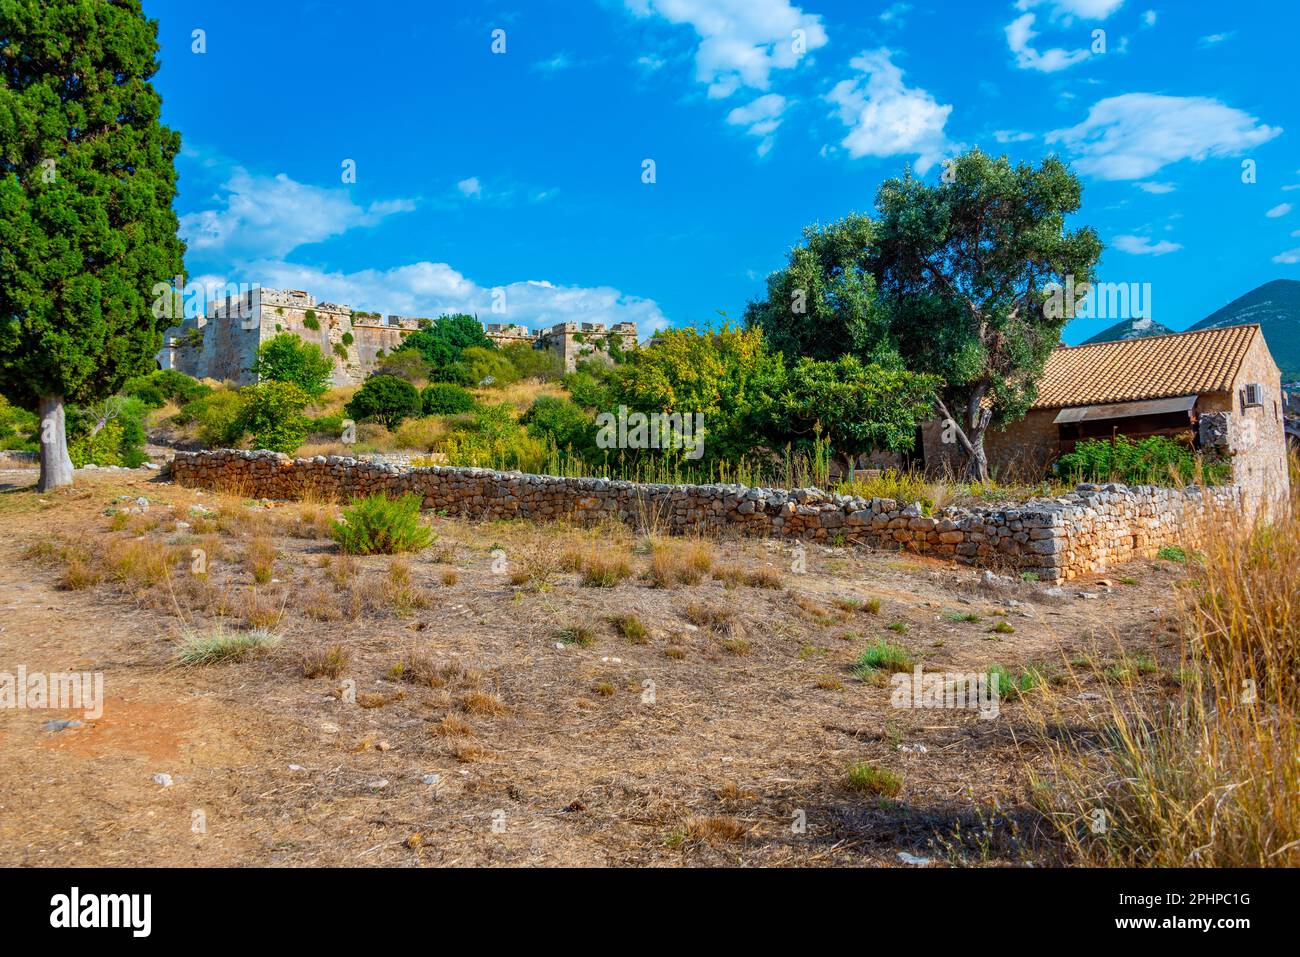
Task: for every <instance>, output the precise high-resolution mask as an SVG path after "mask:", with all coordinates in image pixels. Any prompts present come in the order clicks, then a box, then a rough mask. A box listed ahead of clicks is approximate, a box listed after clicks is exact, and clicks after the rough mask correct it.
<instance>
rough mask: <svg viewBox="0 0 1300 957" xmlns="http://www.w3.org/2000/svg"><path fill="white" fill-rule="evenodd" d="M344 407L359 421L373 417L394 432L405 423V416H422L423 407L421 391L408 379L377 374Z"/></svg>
mask: <svg viewBox="0 0 1300 957" xmlns="http://www.w3.org/2000/svg"><path fill="white" fill-rule="evenodd" d="M344 409H345V410H346V411H347V414H348V415H349V416H351V417H352V418H354V419H356V420H358V421H360V420H362V419H370V420H373V421H375V422H379V423H381V424H382V425H383V426H384V427H385V428H387V429H389V430H390V431H391V430H392V429H396V428H397V427H398V426H399V425H401V424H402V420H403V419H409V418H413V417H415V416H418V415H420V414H421V412H422V411H423V406H422V404H421V402H420V393H419V392H418V391H417V390H416V388H415V386H413V385H411V383H409V382H407V381H406V380H405V379H399V378H398V377H397V376H393V375H373V376H371V377H370V378H369V379H367V380H366V381H365V382H364V383H363V384H362V386H361V388H360V389H359V390H358V391H357V394H356V395H354V396H353V397H352V398H351V400H349V402H348V404H347V405H346V406H344Z"/></svg>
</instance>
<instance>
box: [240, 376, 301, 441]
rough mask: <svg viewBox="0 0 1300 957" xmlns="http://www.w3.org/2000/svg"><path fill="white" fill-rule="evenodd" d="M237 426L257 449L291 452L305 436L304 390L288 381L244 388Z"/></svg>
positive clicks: (262, 383) (261, 383) (264, 383)
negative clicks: (246, 434)
mask: <svg viewBox="0 0 1300 957" xmlns="http://www.w3.org/2000/svg"><path fill="white" fill-rule="evenodd" d="M243 397H244V403H243V406H242V408H241V409H240V414H239V419H238V427H239V429H240V431H241V432H247V433H249V435H250V436H251V438H252V444H253V447H254V448H257V449H269V450H270V451H272V452H283V453H284V454H286V455H292V454H293V453H294V452H296V451H298V447H299V446H300V445H302V443H303V440H304V439H305V438H307V427H308V421H307V417H306V416H304V415H303V414H302V410H303V409H304V408H306V406H307V402H308V396H307V393H305V392H303V391H302V389H300V388H298V386H296V385H294V384H293V383H291V382H259V383H258V384H257V385H255V386H250V387H249V388H247V389H245V390H244V391H243Z"/></svg>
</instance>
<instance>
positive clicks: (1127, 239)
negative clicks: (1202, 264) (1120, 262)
mask: <svg viewBox="0 0 1300 957" xmlns="http://www.w3.org/2000/svg"><path fill="white" fill-rule="evenodd" d="M1114 246H1115V248H1116V249H1118V250H1119V251H1120V252H1123V253H1130V254H1132V255H1134V256H1167V255H1169V254H1170V253H1176V252H1178V250H1180V249H1182V248H1183V247H1182V245H1181V244H1180V243H1171V242H1170V241H1169V240H1167V239H1162V240H1160V242H1158V243H1153V242H1152V241H1151V240H1150V239H1147V238H1146V237H1145V236H1116V237H1115V240H1114Z"/></svg>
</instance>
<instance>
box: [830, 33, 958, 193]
mask: <svg viewBox="0 0 1300 957" xmlns="http://www.w3.org/2000/svg"><path fill="white" fill-rule="evenodd" d="M892 56H893V54H892V52H891V51H889V50H887V49H883V48H882V49H879V50H867V51H864V52H862V53H860V54H859V55H858V56H856V57H854V58H853V59H852V60H850V61H849V66H851V67H853V69H855V70H857V71H858V72H859V73H860V74H861V75H860V76H858V77H856V78H854V79H852V80H841V81H840V82H839V83H837V84H835V87H834V88H833V89H832V90H831V91H830V93H828V94H827V95H826V99H827V100H829V101H830V102H831V103H834V104H835V105H836V107H838V112H839V118H840V121H841V122H842V123H843V124H844V125H845V126H847V127H848V128H849V132H848V135H846V136H845V137H844V139H843V141H842V142H841V145H842V146H843V147H844V148H845V149H847V150H848V151H849V155H850V156H853V157H854V158H858V157H862V156H899V155H909V154H916V168H917V171H918V172H920V173H924V172H925V171H926V170H928V169H929V168H930V167H931V166H933V165H934V164H935V163H937V162H938V161H939V160H940V159H941V158H942V157H943V156H944V154H946V153H949V152H951V151H952V150H953V149H954V148H955V147H954V145H953V144H952V143H950V142H949V141H948V137H947V135H946V134H945V133H944V126H945V125H946V124H947V122H948V115H949V114H950V113H952V106H951V105H940V104H939V103H938V101H936V100H935V98H934V97H933V96H931V95H930V94H929V93H927V92H926V91H925V90H923V89H920V88H919V87H908V86H907V85H906V84H904V83H903V71H902V70H900V69H899V68H898V67H897V66H895V65H894V63H893V60H892Z"/></svg>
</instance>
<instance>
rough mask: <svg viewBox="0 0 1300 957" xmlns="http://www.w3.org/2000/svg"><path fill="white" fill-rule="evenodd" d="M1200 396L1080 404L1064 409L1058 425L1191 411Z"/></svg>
mask: <svg viewBox="0 0 1300 957" xmlns="http://www.w3.org/2000/svg"><path fill="white" fill-rule="evenodd" d="M1197 398H1198V396H1194V395H1180V396H1177V397H1175V398H1172V399H1146V400H1144V401H1142V402H1112V403H1110V404H1109V405H1078V406H1074V407H1073V408H1069V409H1062V410H1061V411H1060V412H1059V413H1057V416H1056V418H1055V420H1053V421H1054V422H1055V423H1056V424H1057V425H1063V424H1067V423H1070V422H1095V421H1098V420H1100V419H1131V418H1133V417H1135V416H1139V415H1167V414H1169V413H1171V412H1190V411H1191V410H1192V408H1193V407H1194V406H1195V405H1196V400H1197Z"/></svg>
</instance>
